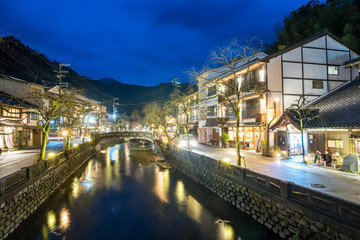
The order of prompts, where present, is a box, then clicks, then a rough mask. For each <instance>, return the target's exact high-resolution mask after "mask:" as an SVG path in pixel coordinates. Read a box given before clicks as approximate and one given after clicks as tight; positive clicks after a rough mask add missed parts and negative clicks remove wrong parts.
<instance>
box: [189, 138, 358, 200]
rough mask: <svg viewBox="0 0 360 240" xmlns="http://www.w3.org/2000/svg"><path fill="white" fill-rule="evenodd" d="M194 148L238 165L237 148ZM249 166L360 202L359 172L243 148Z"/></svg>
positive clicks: (260, 171)
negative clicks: (269, 155) (271, 156)
mask: <svg viewBox="0 0 360 240" xmlns="http://www.w3.org/2000/svg"><path fill="white" fill-rule="evenodd" d="M193 151H194V152H196V153H199V154H202V155H205V156H208V157H211V158H214V159H217V160H223V159H224V158H229V159H230V160H231V163H232V164H235V165H236V150H235V148H219V147H212V146H206V145H201V144H199V145H198V146H196V147H194V148H193ZM241 154H242V155H244V156H245V160H246V167H247V168H249V169H251V170H253V171H255V172H258V173H261V174H264V175H267V176H271V177H274V178H278V179H281V180H285V181H289V182H294V183H296V184H298V185H301V186H305V187H308V188H311V189H315V190H317V191H321V192H324V193H327V194H331V195H334V196H337V197H341V198H344V199H347V200H350V201H353V202H357V203H360V175H359V174H353V173H347V172H343V171H337V170H335V169H332V168H328V167H320V166H318V165H312V164H304V163H302V159H301V157H300V156H299V157H292V158H270V157H264V156H262V155H261V154H260V153H255V152H254V151H241ZM310 184H322V185H324V186H325V188H312V187H310Z"/></svg>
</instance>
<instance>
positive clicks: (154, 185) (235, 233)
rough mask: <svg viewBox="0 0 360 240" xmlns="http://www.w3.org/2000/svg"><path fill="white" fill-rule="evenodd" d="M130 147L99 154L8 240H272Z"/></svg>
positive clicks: (133, 145)
mask: <svg viewBox="0 0 360 240" xmlns="http://www.w3.org/2000/svg"><path fill="white" fill-rule="evenodd" d="M156 158H157V156H156V155H155V154H153V153H152V152H150V151H149V150H146V149H144V148H139V147H138V145H137V144H136V143H124V144H120V145H116V146H113V147H110V148H108V149H106V150H103V151H101V152H99V153H98V154H97V155H96V156H95V157H94V158H93V159H91V160H90V161H89V162H88V163H87V164H86V166H83V167H82V168H80V169H79V170H78V171H77V172H76V173H75V174H74V176H73V177H71V178H70V179H69V181H67V182H65V184H64V185H63V186H62V187H61V188H60V189H59V190H57V191H56V192H55V193H54V194H53V195H52V196H51V197H50V198H49V199H48V200H47V201H46V202H45V203H44V204H43V205H42V206H41V207H40V208H39V209H38V210H37V211H36V213H34V214H33V215H31V216H30V217H29V218H27V219H26V220H25V221H24V222H23V223H22V224H21V225H20V226H19V228H18V229H17V230H16V231H15V232H14V233H12V234H11V235H9V239H77V240H78V239H112V240H113V239H194V240H195V239H206V240H207V239H221V240H230V239H234V240H238V239H242V240H246V239H278V238H279V237H278V236H277V235H275V234H274V233H273V232H272V231H270V230H269V229H267V228H266V227H265V226H263V225H261V224H259V223H258V222H256V221H255V220H253V219H252V218H251V217H250V216H247V215H246V214H243V213H241V212H240V211H238V210H237V209H236V208H235V207H232V206H231V205H229V204H228V203H226V202H225V201H224V200H222V199H220V198H219V197H217V196H216V195H215V194H213V193H211V192H210V191H208V190H206V189H205V188H203V187H201V186H200V185H199V184H197V183H195V182H193V181H192V180H190V179H189V178H188V177H186V176H185V175H183V174H182V173H180V172H179V171H177V170H176V169H174V168H171V169H161V168H160V167H159V166H158V165H156V164H153V163H151V162H150V161H151V160H154V159H156Z"/></svg>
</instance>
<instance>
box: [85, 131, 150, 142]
mask: <svg viewBox="0 0 360 240" xmlns="http://www.w3.org/2000/svg"><path fill="white" fill-rule="evenodd" d="M109 138H120V139H124V140H125V141H126V140H132V139H136V140H146V141H149V142H151V143H154V141H155V137H154V135H153V133H151V132H140V131H126V132H111V133H101V134H94V135H93V136H91V139H92V140H93V141H95V142H96V143H99V142H100V141H102V140H105V139H109Z"/></svg>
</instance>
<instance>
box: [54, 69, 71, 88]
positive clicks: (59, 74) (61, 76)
mask: <svg viewBox="0 0 360 240" xmlns="http://www.w3.org/2000/svg"><path fill="white" fill-rule="evenodd" d="M69 66H70V63H59V71H57V70H54V72H56V73H57V74H56V77H57V78H58V79H59V95H60V94H61V87H62V86H63V85H64V86H65V87H69V85H68V83H62V82H61V79H62V78H63V77H64V75H63V73H68V72H69V71H63V70H62V67H69Z"/></svg>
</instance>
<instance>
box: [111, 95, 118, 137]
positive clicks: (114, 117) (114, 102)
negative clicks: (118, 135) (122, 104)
mask: <svg viewBox="0 0 360 240" xmlns="http://www.w3.org/2000/svg"><path fill="white" fill-rule="evenodd" d="M116 100H119V98H113V102H112V107H113V115H112V117H113V132H115V120H116V112H117V109H116V105H118V103H117V102H116Z"/></svg>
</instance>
